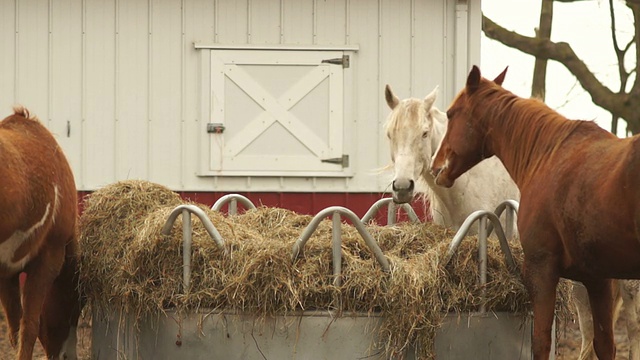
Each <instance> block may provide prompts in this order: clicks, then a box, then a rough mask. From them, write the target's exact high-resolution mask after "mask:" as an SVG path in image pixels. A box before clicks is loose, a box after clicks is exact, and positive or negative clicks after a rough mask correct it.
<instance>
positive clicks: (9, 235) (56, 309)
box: [0, 107, 80, 360]
mask: <svg viewBox="0 0 640 360" xmlns="http://www.w3.org/2000/svg"><path fill="white" fill-rule="evenodd" d="M0 164H2V167H0V184H1V186H0V301H2V306H3V307H4V311H5V315H6V318H7V322H8V325H9V339H10V341H11V343H12V345H13V346H14V347H15V346H16V345H17V347H18V349H17V358H18V359H20V360H28V359H31V358H32V356H33V347H34V344H35V341H36V338H37V337H38V336H39V337H40V341H41V343H42V345H43V347H44V349H45V352H46V354H47V357H48V358H49V359H59V358H60V359H74V358H75V357H76V354H75V327H76V325H77V321H78V317H79V313H80V302H79V301H80V299H79V295H78V290H77V274H76V265H77V260H78V258H77V256H78V253H79V252H78V248H77V247H78V243H77V229H76V222H77V216H78V214H77V212H78V210H77V193H76V187H75V183H74V179H73V174H72V173H71V168H70V167H69V164H68V163H67V160H66V159H65V157H64V154H63V153H62V149H61V148H60V147H59V146H58V144H57V142H56V140H55V139H54V137H53V136H52V135H51V133H50V132H49V131H48V130H47V129H46V128H45V127H44V126H43V125H42V124H40V122H39V121H38V120H37V118H35V117H30V116H29V112H28V110H27V109H25V108H23V107H15V108H14V114H13V115H11V116H9V117H7V118H5V119H4V120H3V121H2V122H0ZM22 272H24V273H26V280H25V281H24V284H23V285H22V286H21V284H20V280H19V278H20V273H22Z"/></svg>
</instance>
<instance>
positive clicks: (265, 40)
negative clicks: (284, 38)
mask: <svg viewBox="0 0 640 360" xmlns="http://www.w3.org/2000/svg"><path fill="white" fill-rule="evenodd" d="M249 11H250V13H249V29H250V34H249V35H250V41H249V43H252V44H279V43H280V15H281V12H280V0H250V2H249Z"/></svg>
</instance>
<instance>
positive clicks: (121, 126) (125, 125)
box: [115, 0, 149, 180]
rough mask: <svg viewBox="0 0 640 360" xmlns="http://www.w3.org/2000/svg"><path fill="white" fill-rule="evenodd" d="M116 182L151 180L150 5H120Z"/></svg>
mask: <svg viewBox="0 0 640 360" xmlns="http://www.w3.org/2000/svg"><path fill="white" fill-rule="evenodd" d="M117 11H118V14H117V16H118V22H117V24H118V29H117V34H116V36H117V38H118V42H117V44H118V48H117V58H116V62H117V69H118V73H117V74H116V77H117V78H116V82H117V86H118V90H117V98H116V103H117V113H116V124H115V132H116V133H115V136H116V143H117V147H116V149H115V151H116V159H117V160H116V174H115V176H116V179H118V180H124V179H146V178H147V177H148V175H149V174H148V169H147V167H148V159H149V154H148V151H147V150H148V143H149V139H148V135H149V134H148V132H149V129H148V127H149V121H148V118H149V114H148V96H149V88H148V84H149V81H148V71H149V69H148V47H149V40H148V38H149V34H148V28H149V24H148V11H149V8H148V2H147V1H144V0H136V1H125V0H119V2H118V10H117Z"/></svg>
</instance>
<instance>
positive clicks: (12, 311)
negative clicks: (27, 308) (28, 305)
mask: <svg viewBox="0 0 640 360" xmlns="http://www.w3.org/2000/svg"><path fill="white" fill-rule="evenodd" d="M0 301H1V302H2V307H3V308H4V313H5V316H6V318H7V322H8V323H9V329H8V332H9V341H10V342H11V346H13V347H14V348H15V347H16V345H17V344H18V331H19V330H20V319H21V318H22V304H21V303H20V274H16V275H14V276H12V277H10V278H2V279H0Z"/></svg>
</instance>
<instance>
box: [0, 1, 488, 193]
mask: <svg viewBox="0 0 640 360" xmlns="http://www.w3.org/2000/svg"><path fill="white" fill-rule="evenodd" d="M467 14H468V15H467ZM480 21H481V18H480V1H474V0H468V2H467V1H465V0H400V1H397V0H378V1H368V0H244V1H235V0H208V1H202V0H182V1H180V0H175V1H166V0H162V1H161V0H126V1H125V0H101V1H94V0H56V1H51V0H50V1H35V2H34V1H25V0H7V1H2V2H0V49H1V50H2V53H3V54H11V55H10V56H3V57H0V79H2V81H0V110H1V112H0V114H2V115H0V116H4V115H5V114H8V113H9V112H10V109H11V106H12V105H13V104H16V103H20V104H24V105H26V106H27V107H29V108H30V109H31V111H32V112H33V113H35V114H37V115H38V116H39V117H40V118H41V119H42V120H43V122H45V123H46V124H47V125H48V126H49V128H50V129H51V130H52V131H53V132H54V133H55V134H56V136H57V139H58V141H59V142H60V144H61V145H62V147H63V149H64V150H65V153H66V154H67V157H68V158H69V160H70V162H71V164H72V167H73V170H74V173H75V176H76V182H77V184H78V187H79V189H82V190H93V189H96V188H98V187H100V186H103V185H105V184H108V183H111V182H114V181H117V180H122V179H148V180H151V181H154V182H158V183H161V184H164V185H166V186H168V187H170V188H172V189H174V190H189V191H234V192H236V191H320V192H322V191H337V192H340V191H349V192H378V191H383V190H385V189H386V186H387V178H388V177H387V176H385V175H380V174H378V173H377V172H376V169H379V168H381V167H382V166H384V165H386V164H387V163H388V162H389V155H388V145H387V141H386V138H385V136H384V134H383V132H382V124H383V123H384V121H385V118H386V116H387V114H388V112H389V111H388V109H387V106H386V104H385V102H384V97H383V88H384V85H385V84H387V83H389V84H391V85H392V87H393V88H394V90H395V91H396V93H397V94H398V95H399V96H401V97H407V96H410V95H413V96H417V97H423V96H425V95H426V94H427V93H428V92H430V91H431V90H432V89H433V88H434V87H435V86H439V88H440V97H439V100H438V102H437V105H438V106H440V107H441V108H444V107H445V106H446V105H447V104H448V102H449V101H450V100H451V98H452V97H453V95H454V92H455V91H457V89H458V88H459V87H460V86H461V85H462V83H461V80H460V79H464V76H466V73H467V72H468V69H469V67H470V66H471V65H472V64H474V63H478V62H479V58H480V49H479V46H480V45H479V44H480ZM461 24H463V25H464V26H461ZM460 29H462V30H460ZM194 43H196V44H230V45H233V44H235V45H240V44H266V45H274V44H287V45H336V46H342V45H357V46H358V48H359V50H358V51H357V52H356V53H354V54H353V56H352V60H351V69H350V71H351V75H350V76H351V79H352V82H353V88H352V89H346V90H345V91H348V93H346V94H345V98H347V99H349V100H350V101H349V102H348V103H345V104H344V109H345V123H348V124H349V126H347V128H346V129H347V130H345V131H346V133H345V140H344V142H345V145H346V151H347V153H348V154H349V155H350V160H351V167H352V169H353V171H352V172H353V174H354V176H353V177H346V178H337V177H336V178H331V177H319V178H313V177H293V178H290V177H241V176H237V177H221V176H218V177H212V176H198V173H199V166H200V163H201V161H202V157H203V156H205V157H206V156H208V149H207V144H203V143H202V137H203V135H202V129H203V123H206V122H208V121H209V119H206V118H203V116H202V114H203V109H206V108H207V107H208V106H209V104H206V103H203V100H202V98H203V95H202V91H203V86H202V78H203V76H209V75H208V74H207V73H206V72H207V71H208V69H207V67H206V64H202V63H201V53H200V52H201V51H202V50H196V49H195V47H194ZM204 98H206V94H205V96H204Z"/></svg>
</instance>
